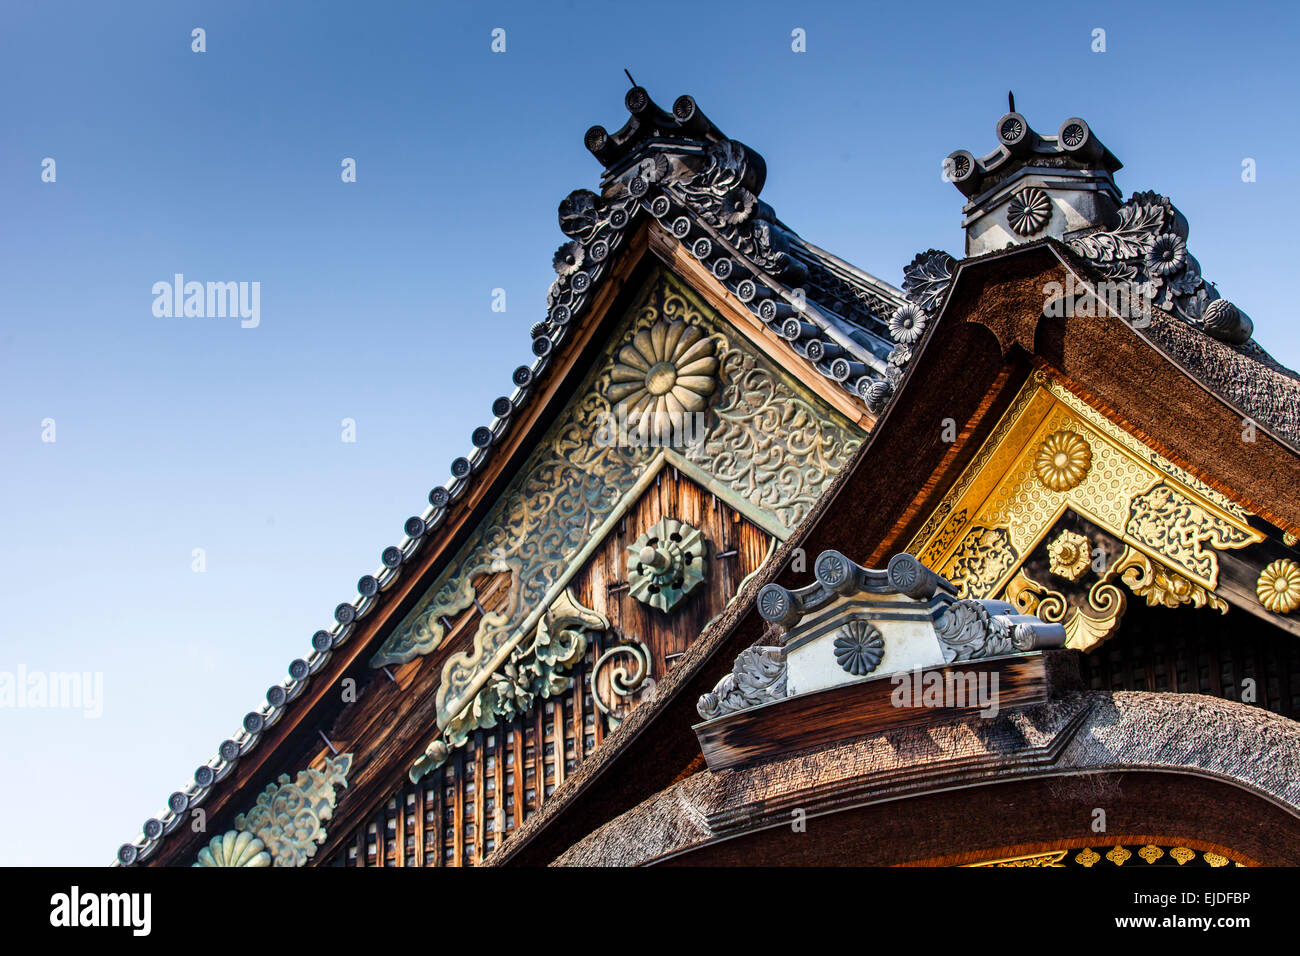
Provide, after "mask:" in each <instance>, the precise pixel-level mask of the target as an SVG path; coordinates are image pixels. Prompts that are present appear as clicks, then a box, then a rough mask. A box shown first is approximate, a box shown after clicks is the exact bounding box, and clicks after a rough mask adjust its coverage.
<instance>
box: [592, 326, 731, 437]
mask: <svg viewBox="0 0 1300 956" xmlns="http://www.w3.org/2000/svg"><path fill="white" fill-rule="evenodd" d="M717 347H718V346H717V342H716V341H715V340H714V339H713V338H711V337H709V336H708V335H706V334H705V332H704V330H703V329H701V328H700V327H699V326H696V325H689V324H687V323H686V322H684V321H682V320H680V319H679V320H677V321H675V322H669V321H667V320H660V321H659V322H657V323H655V324H654V325H652V326H651V327H650V328H648V329H641V330H640V331H638V332H637V333H636V335H634V336H633V337H632V341H631V343H629V344H628V345H625V346H623V348H622V349H620V350H619V353H618V359H617V362H616V363H615V365H614V371H613V375H612V377H611V380H610V385H609V388H608V390H607V391H606V396H607V397H608V398H609V400H610V402H611V403H617V404H619V405H620V406H621V407H622V408H623V409H624V410H625V411H626V415H627V422H628V425H629V426H630V427H633V428H636V429H637V431H638V432H639V434H640V436H641V438H643V439H644V438H647V437H648V436H649V435H651V434H654V435H662V434H665V433H667V434H671V433H672V429H673V427H674V426H676V428H677V429H678V430H680V429H681V428H682V426H683V422H684V419H685V417H686V416H687V415H688V414H690V413H693V412H701V411H703V410H704V409H705V408H706V407H707V406H708V404H709V401H708V400H709V396H710V395H712V394H713V393H714V392H715V391H717V388H718V367H719V366H718V357H717Z"/></svg>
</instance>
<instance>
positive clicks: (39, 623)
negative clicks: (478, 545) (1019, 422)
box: [0, 0, 1300, 864]
mask: <svg viewBox="0 0 1300 956" xmlns="http://www.w3.org/2000/svg"><path fill="white" fill-rule="evenodd" d="M1298 19H1300V16H1298V15H1297V13H1296V12H1295V10H1294V8H1293V9H1289V10H1287V11H1285V12H1283V11H1281V9H1280V7H1279V8H1278V9H1277V10H1276V11H1275V12H1274V11H1269V12H1263V11H1256V12H1251V13H1246V12H1244V11H1243V10H1241V9H1240V8H1237V9H1233V8H1228V7H1226V6H1221V5H1216V4H1208V3H1207V4H1196V3H1178V4H1173V3H1170V4H1162V5H1159V6H1150V7H1146V8H1144V9H1143V10H1141V11H1134V10H1132V9H1130V5H1129V4H1123V3H1120V4H1106V3H1101V4H1089V5H1087V7H1086V8H1084V7H1078V8H1075V9H1058V8H1054V7H1052V6H1051V5H1047V6H1040V7H1038V8H1036V9H1035V10H1034V12H1033V14H1032V15H1024V16H1016V17H1015V18H1014V20H1008V21H1006V22H1001V23H999V22H997V21H996V20H992V19H990V17H989V16H988V15H987V13H986V11H985V10H983V9H982V8H980V7H979V6H978V5H969V4H961V5H957V4H953V5H945V4H906V5H897V6H891V7H889V8H883V7H882V8H877V7H875V6H873V5H867V4H843V5H824V4H816V3H801V4H788V3H783V4H777V3H750V4H745V5H743V6H741V5H707V4H700V3H669V2H660V3H656V4H649V5H647V4H637V5H625V6H620V7H619V8H618V9H617V10H612V9H611V8H610V5H608V4H599V3H578V2H568V3H564V2H556V3H547V4H472V5H471V4H453V3H433V2H430V3H409V4H401V3H385V2H376V3H371V4H353V3H347V4H343V3H322V2H314V3H287V2H263V3H251V2H246V3H245V2H222V3H199V2H192V0H191V2H131V3H126V4H100V3H57V2H56V3H44V4H39V5H38V4H35V3H27V2H22V0H7V2H6V3H5V5H4V7H3V10H0V99H2V101H3V113H2V114H0V115H2V118H3V119H2V123H0V126H2V128H3V133H0V217H2V218H0V288H2V289H3V291H4V294H3V296H0V449H3V457H2V458H0V461H2V462H3V467H0V492H2V500H3V502H4V511H3V536H2V537H0V601H3V605H4V607H5V611H6V613H5V616H4V621H3V624H0V671H9V672H13V671H15V670H16V669H17V668H18V667H20V666H21V667H25V668H26V669H27V670H28V671H45V672H49V671H94V672H102V674H103V713H102V716H100V717H98V718H93V719H92V718H87V717H85V716H83V715H82V714H81V713H80V712H77V711H68V710H33V709H12V708H11V709H0V780H3V786H0V837H3V839H0V863H5V864H14V863H85V864H100V863H107V862H108V861H110V860H111V859H112V856H113V853H114V852H115V850H116V848H117V846H118V845H119V844H120V843H122V842H123V841H125V840H127V839H129V838H132V837H133V836H134V835H135V834H136V833H137V831H138V830H139V827H140V824H141V823H142V822H143V821H144V820H145V818H147V817H149V816H151V815H153V814H154V813H156V812H158V811H160V810H161V809H162V805H163V802H164V800H165V799H166V797H167V794H169V793H170V792H171V791H173V790H175V789H178V788H179V787H181V786H182V785H183V784H184V783H185V782H186V781H187V780H189V779H190V778H191V775H192V774H193V771H194V768H195V767H196V766H198V765H199V764H200V763H202V762H204V761H205V760H206V759H207V758H208V757H209V756H210V755H211V754H212V753H213V752H214V751H215V749H216V746H217V744H218V743H219V742H220V741H221V740H222V739H223V738H225V737H227V736H229V735H231V734H232V733H233V732H234V731H235V730H236V729H237V727H238V724H239V722H240V720H241V718H242V716H243V715H244V714H245V713H246V712H247V711H249V710H251V709H254V708H255V707H256V706H257V705H258V704H259V703H260V702H261V701H262V699H263V695H264V693H265V691H266V688H267V687H268V686H269V685H271V684H272V683H274V682H275V681H277V680H278V679H280V677H281V676H283V674H284V668H285V666H286V665H287V663H288V662H289V661H290V660H291V659H292V658H294V657H297V656H300V655H305V653H306V652H307V651H308V649H309V640H310V636H311V634H312V632H313V631H314V630H316V629H317V628H318V627H322V626H326V625H327V624H328V623H329V621H330V616H331V611H332V609H333V607H334V606H335V605H336V604H337V603H339V602H340V601H342V600H346V599H348V598H350V597H351V596H352V595H353V593H354V590H355V583H356V580H357V578H358V577H360V576H361V575H362V574H364V573H368V572H370V571H372V570H373V569H374V568H375V566H376V565H377V564H378V556H379V552H380V551H381V550H382V548H383V547H384V546H386V545H389V544H392V543H395V542H396V541H397V540H398V539H400V537H401V526H402V522H403V520H404V519H405V518H406V517H407V516H408V515H410V514H414V513H418V512H419V511H420V510H421V509H422V507H423V504H424V500H425V496H426V495H427V493H428V491H429V489H430V488H431V487H433V486H434V485H437V484H441V483H442V482H443V481H445V480H446V478H447V477H448V464H449V462H450V460H451V459H452V458H454V457H455V456H457V455H459V454H463V453H465V451H466V450H467V449H468V447H469V435H470V432H471V431H472V430H473V428H474V427H475V426H476V425H479V424H483V423H485V422H487V421H488V420H489V419H490V417H491V416H490V412H489V407H490V405H491V402H492V400H493V399H494V398H495V397H496V396H498V395H501V394H505V393H507V392H508V391H509V374H510V371H511V370H512V369H513V368H514V367H515V366H517V365H519V364H521V363H522V362H524V361H527V360H528V359H529V358H530V353H529V349H528V344H529V343H528V331H527V330H528V328H529V326H530V325H532V324H533V323H534V322H536V321H538V320H539V319H540V318H541V317H542V316H543V313H544V309H545V296H546V289H547V287H548V285H549V284H550V282H551V280H552V279H553V278H554V273H553V272H552V269H551V265H550V262H551V255H552V253H553V252H554V250H555V248H556V246H558V245H559V244H560V242H561V241H562V240H563V238H564V237H563V236H562V234H561V233H560V232H559V229H558V227H557V225H556V219H555V209H556V205H557V204H558V202H559V201H560V199H562V198H563V197H564V196H565V195H566V194H567V193H568V192H569V191H570V190H572V189H575V188H579V187H587V188H592V187H595V185H596V183H597V179H598V176H599V172H600V170H599V168H598V165H597V163H596V162H595V160H594V159H593V158H592V157H591V156H590V154H588V153H587V152H586V150H585V149H584V148H583V146H582V134H583V132H584V131H585V130H586V128H587V127H588V126H589V125H591V124H593V123H601V124H603V125H605V126H607V127H608V128H610V129H615V128H617V127H618V126H619V125H621V124H622V122H623V120H624V118H625V117H626V112H625V110H624V109H623V105H622V97H623V93H624V91H625V90H626V87H627V82H626V79H625V77H624V76H623V69H624V68H627V69H628V70H630V71H631V72H632V74H633V76H635V78H636V80H637V81H638V82H639V83H640V84H641V85H643V86H645V87H647V88H648V89H649V91H650V93H651V95H652V96H654V97H655V98H656V99H657V100H658V101H659V102H660V104H661V105H664V106H668V105H670V104H671V102H672V100H673V99H674V98H675V97H676V96H677V95H678V94H680V93H685V92H689V93H691V94H693V95H694V96H695V97H696V99H697V100H698V102H699V103H700V105H701V107H702V109H703V110H704V111H705V112H706V113H707V114H708V115H709V116H710V118H712V119H713V120H714V121H715V122H716V123H717V124H718V125H719V126H720V127H721V128H722V130H723V131H724V132H726V133H727V134H728V135H729V136H732V137H734V138H736V139H740V140H742V141H744V142H746V143H748V144H749V145H751V146H753V147H754V148H755V149H757V150H758V151H759V152H760V153H762V154H763V155H764V157H765V158H766V160H767V165H768V180H767V186H766V188H765V190H764V193H763V198H764V199H765V200H767V201H768V202H770V203H771V204H772V205H773V206H774V207H775V208H776V210H777V213H778V215H780V216H781V218H782V219H783V220H785V221H786V222H787V223H788V224H789V225H791V226H792V227H793V228H794V229H796V230H797V231H798V232H799V233H800V234H801V235H803V236H804V237H805V238H806V239H808V240H809V241H811V242H813V243H815V244H817V245H819V246H822V247H823V248H826V249H829V250H831V251H832V252H834V253H836V254H837V255H839V256H841V257H843V258H845V259H847V260H849V261H850V262H853V263H854V264H856V265H858V266H860V267H862V268H864V269H866V270H867V271H869V272H872V273H874V274H876V275H879V276H880V277H881V278H883V279H886V280H887V281H890V282H892V283H894V284H898V283H899V282H900V281H901V274H902V267H903V266H904V264H906V263H907V262H908V261H909V260H910V259H911V257H912V255H913V254H914V253H916V252H917V251H920V250H923V249H927V248H930V247H940V248H946V249H948V250H949V251H950V252H953V253H956V254H960V253H961V246H962V243H961V232H960V225H959V224H960V207H961V197H960V195H959V194H958V193H957V191H956V190H955V189H953V188H952V187H951V186H950V185H948V184H946V183H944V182H942V181H941V177H940V169H941V165H940V164H941V160H942V158H943V157H944V156H945V155H946V154H947V153H948V152H949V151H951V150H953V149H956V148H959V147H961V148H966V149H969V150H971V151H972V152H974V153H975V154H977V155H982V154H984V153H985V152H988V151H989V150H990V149H991V148H992V145H993V124H994V122H995V121H996V119H997V118H998V116H1000V115H1001V113H1002V112H1004V111H1005V109H1006V93H1007V90H1008V89H1013V90H1014V91H1015V93H1016V105H1017V108H1018V109H1019V110H1020V112H1022V113H1024V114H1025V115H1026V116H1027V117H1028V119H1029V121H1030V123H1031V124H1032V125H1034V126H1035V127H1036V128H1037V129H1039V130H1040V131H1043V132H1046V133H1054V132H1055V130H1056V128H1057V127H1058V125H1059V124H1060V122H1061V121H1062V120H1064V119H1065V118H1067V117H1069V116H1073V115H1079V116H1083V117H1084V118H1085V119H1087V120H1088V121H1089V123H1090V124H1091V126H1092V128H1093V130H1094V132H1095V133H1096V134H1097V135H1098V136H1099V137H1100V138H1101V139H1102V141H1103V142H1105V143H1106V145H1107V146H1109V147H1110V148H1111V150H1112V151H1113V152H1114V153H1116V155H1118V156H1119V157H1120V159H1121V160H1122V161H1123V162H1124V163H1125V168H1124V169H1123V170H1121V171H1120V172H1119V174H1118V175H1117V178H1118V180H1119V183H1120V186H1121V188H1122V189H1123V190H1124V192H1125V194H1126V195H1127V194H1128V193H1129V192H1131V191H1134V190H1138V189H1156V190H1157V191H1160V192H1163V193H1165V194H1166V195H1169V196H1170V197H1171V198H1172V199H1173V201H1174V203H1175V204H1176V205H1177V206H1178V207H1179V208H1180V209H1181V210H1182V211H1183V213H1184V214H1185V215H1186V216H1187V218H1188V220H1189V221H1190V223H1191V235H1190V239H1189V248H1190V249H1191V251H1192V252H1193V253H1194V254H1195V255H1196V256H1197V258H1198V259H1199V260H1200V262H1201V265H1202V267H1203V269H1204V271H1205V275H1206V277H1207V278H1209V279H1210V280H1212V281H1214V282H1215V283H1216V284H1217V285H1218V287H1219V289H1220V291H1221V292H1222V293H1223V294H1224V295H1226V296H1227V297H1228V298H1230V299H1232V300H1233V301H1235V302H1236V303H1237V304H1239V305H1240V306H1241V307H1242V308H1244V309H1245V310H1246V311H1247V312H1249V313H1250V315H1251V316H1252V317H1253V319H1254V321H1255V326H1256V338H1257V340H1258V341H1259V342H1260V343H1261V344H1262V345H1263V346H1264V347H1265V348H1267V349H1269V350H1270V351H1272V352H1273V354H1274V355H1275V356H1277V357H1278V358H1279V359H1280V360H1281V361H1283V362H1284V363H1285V364H1288V365H1291V366H1293V367H1294V366H1296V365H1298V364H1300V331H1298V330H1297V329H1298V327H1297V323H1296V322H1295V321H1294V317H1293V313H1292V305H1291V289H1290V284H1291V282H1292V281H1293V273H1294V264H1293V247H1294V240H1293V239H1292V237H1291V235H1290V233H1291V230H1292V227H1293V224H1294V223H1295V222H1296V221H1298V220H1300V188H1298V186H1300V183H1298V182H1297V178H1298V175H1300V174H1298V172H1297V164H1296V161H1295V157H1296V155H1298V154H1300V144H1297V142H1296V140H1297V133H1296V127H1295V124H1294V122H1293V118H1292V117H1293V108H1294V103H1295V101H1296V98H1297V93H1298V92H1300V89H1298V88H1300V82H1298V80H1297V77H1298V73H1297V68H1296V63H1295V49H1294V43H1295V37H1296V36H1297V35H1300V34H1298V31H1297V26H1298V25H1300V24H1298V23H1297V20H1298ZM195 27H202V28H203V29H205V30H206V40H207V51H206V52H205V53H201V54H200V53H194V52H192V51H191V30H192V29H193V28H195ZM497 27H500V28H504V29H505V30H506V52H505V53H503V54H494V53H492V52H491V50H490V43H491V31H492V30H493V29H494V28H497ZM795 28H802V29H804V30H805V31H806V34H807V52H806V53H802V54H796V53H794V52H792V51H791V31H792V30H793V29H795ZM1094 28H1102V29H1104V30H1105V31H1106V46H1107V49H1106V52H1105V53H1094V52H1092V51H1091V44H1092V31H1093V29H1094ZM46 157H49V158H52V159H54V160H55V162H56V174H57V179H56V181H55V182H53V183H46V182H42V181H41V163H42V160H43V159H45V158H46ZM344 157H352V158H354V159H355V160H356V163H357V182H355V183H343V182H342V181H341V179H340V163H341V161H342V159H343V158H344ZM1246 157H1250V158H1253V159H1254V160H1255V161H1256V164H1257V170H1258V178H1257V181H1256V182H1254V183H1243V182H1242V180H1241V163H1242V160H1243V158H1246ZM178 272H179V273H183V274H185V275H186V276H187V278H190V279H197V280H200V281H209V280H211V281H248V282H252V281H256V282H260V284H261V323H260V325H259V326H258V327H257V328H255V329H243V328H240V323H239V321H238V319H228V318H227V319H197V318H188V319H186V318H157V317H155V316H154V314H153V311H152V304H153V295H152V292H151V289H152V286H153V284H154V283H155V282H158V281H170V280H171V277H172V276H173V274H175V273H178ZM496 288H501V289H504V290H506V304H507V309H506V311H505V312H504V313H501V312H493V311H492V310H491V302H492V290H493V289H496ZM345 418H350V419H353V420H354V421H355V422H356V438H357V440H356V441H355V442H353V443H347V442H344V441H342V440H341V433H342V425H341V423H342V421H343V419H345ZM46 419H53V420H54V422H55V428H56V433H55V434H56V441H54V442H53V443H50V442H43V441H42V440H41V438H42V422H43V421H44V420H46ZM195 548H202V549H204V552H205V555H206V570H205V571H204V572H203V573H195V572H194V571H193V570H192V569H191V567H192V561H193V558H192V554H193V550H194V549H195Z"/></svg>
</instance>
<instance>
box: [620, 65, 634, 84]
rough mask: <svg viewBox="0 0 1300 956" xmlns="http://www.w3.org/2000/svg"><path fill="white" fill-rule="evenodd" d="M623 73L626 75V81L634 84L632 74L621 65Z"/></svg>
mask: <svg viewBox="0 0 1300 956" xmlns="http://www.w3.org/2000/svg"><path fill="white" fill-rule="evenodd" d="M623 73H624V74H625V75H626V76H627V81H628V82H629V83H631V84H632V85H633V86H636V80H634V79H632V74H631V73H628V72H627V67H623Z"/></svg>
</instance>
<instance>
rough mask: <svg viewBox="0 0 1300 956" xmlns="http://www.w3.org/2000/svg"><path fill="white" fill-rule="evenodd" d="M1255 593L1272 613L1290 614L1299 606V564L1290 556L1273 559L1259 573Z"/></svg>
mask: <svg viewBox="0 0 1300 956" xmlns="http://www.w3.org/2000/svg"><path fill="white" fill-rule="evenodd" d="M1255 594H1256V595H1257V596H1258V597H1259V603H1260V604H1262V605H1264V607H1266V608H1268V609H1269V610H1270V611H1272V612H1273V613H1274V614H1290V613H1291V612H1292V611H1294V610H1295V609H1296V608H1298V607H1300V564H1296V563H1295V562H1294V561H1292V560H1291V559H1290V558H1282V559H1280V560H1277V561H1274V562H1273V563H1272V564H1270V565H1268V566H1267V567H1266V568H1264V570H1263V571H1261V572H1260V573H1259V579H1258V580H1257V581H1256V582H1255Z"/></svg>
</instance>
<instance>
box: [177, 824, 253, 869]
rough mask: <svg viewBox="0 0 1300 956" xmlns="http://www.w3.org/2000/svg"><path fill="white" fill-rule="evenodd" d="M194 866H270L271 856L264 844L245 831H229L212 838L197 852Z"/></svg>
mask: <svg viewBox="0 0 1300 956" xmlns="http://www.w3.org/2000/svg"><path fill="white" fill-rule="evenodd" d="M193 865H194V866H200V867H207V866H270V865H271V854H270V853H268V852H266V844H265V843H263V842H262V841H261V839H259V838H258V837H256V836H254V835H253V834H252V833H249V832H248V831H247V830H230V831H229V832H227V833H223V834H221V835H220V836H214V837H213V838H212V840H211V842H209V843H208V845H207V846H205V847H204V848H203V849H201V850H199V859H198V862H197V863H195V864H193Z"/></svg>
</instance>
